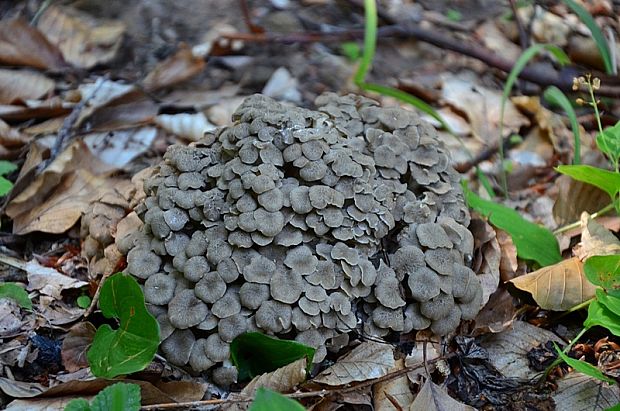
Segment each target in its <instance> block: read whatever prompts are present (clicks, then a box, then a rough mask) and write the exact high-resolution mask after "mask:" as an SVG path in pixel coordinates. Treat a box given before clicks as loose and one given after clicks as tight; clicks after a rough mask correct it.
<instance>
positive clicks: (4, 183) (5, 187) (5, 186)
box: [0, 177, 13, 196]
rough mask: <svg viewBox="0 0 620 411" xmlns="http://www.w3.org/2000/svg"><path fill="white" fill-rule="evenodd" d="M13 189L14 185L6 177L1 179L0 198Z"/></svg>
mask: <svg viewBox="0 0 620 411" xmlns="http://www.w3.org/2000/svg"><path fill="white" fill-rule="evenodd" d="M12 188H13V183H11V182H10V181H9V180H7V179H6V178H4V177H0V196H3V195H6V194H8V192H9V191H11V189H12Z"/></svg>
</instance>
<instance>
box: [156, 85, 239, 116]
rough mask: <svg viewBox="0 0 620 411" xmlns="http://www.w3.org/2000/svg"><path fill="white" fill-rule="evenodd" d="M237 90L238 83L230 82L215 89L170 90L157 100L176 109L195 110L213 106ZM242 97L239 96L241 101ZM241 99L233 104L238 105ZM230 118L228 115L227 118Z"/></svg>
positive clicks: (228, 98) (227, 98)
mask: <svg viewBox="0 0 620 411" xmlns="http://www.w3.org/2000/svg"><path fill="white" fill-rule="evenodd" d="M238 92H239V85H238V84H232V85H226V86H223V87H220V88H218V89H217V90H210V89H205V90H200V89H195V88H192V89H190V90H177V89H174V90H172V91H171V92H170V93H169V94H166V95H165V96H163V97H162V98H161V99H160V100H159V101H160V102H161V103H162V105H164V106H167V107H173V108H176V109H186V108H193V109H194V110H196V111H201V110H204V109H205V108H207V107H211V108H215V107H218V106H219V105H221V104H226V101H228V100H230V99H231V98H235V96H237V93H238ZM243 99H244V97H241V101H243ZM241 101H240V102H239V103H238V104H237V106H235V109H236V108H237V107H238V106H239V104H240V103H241ZM233 111H234V110H233ZM227 119H228V120H230V116H228V118H227Z"/></svg>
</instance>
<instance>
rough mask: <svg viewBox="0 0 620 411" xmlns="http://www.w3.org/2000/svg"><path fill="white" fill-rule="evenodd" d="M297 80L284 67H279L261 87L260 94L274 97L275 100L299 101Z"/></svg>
mask: <svg viewBox="0 0 620 411" xmlns="http://www.w3.org/2000/svg"><path fill="white" fill-rule="evenodd" d="M298 87H299V82H298V81H297V79H296V78H295V77H293V75H291V73H290V72H289V71H288V70H287V69H286V68H285V67H280V68H278V69H276V71H274V72H273V74H272V75H271V77H269V80H267V84H265V87H264V88H263V91H262V94H264V95H266V96H268V97H271V98H274V99H276V100H286V101H292V102H294V103H300V102H301V93H300V92H299V89H298Z"/></svg>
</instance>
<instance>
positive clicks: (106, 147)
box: [83, 127, 157, 168]
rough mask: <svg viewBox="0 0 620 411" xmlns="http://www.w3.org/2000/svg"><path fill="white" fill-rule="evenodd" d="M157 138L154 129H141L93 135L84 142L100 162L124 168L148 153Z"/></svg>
mask: <svg viewBox="0 0 620 411" xmlns="http://www.w3.org/2000/svg"><path fill="white" fill-rule="evenodd" d="M156 136H157V130H156V129H155V128H154V127H141V128H132V129H127V130H117V131H108V132H99V133H91V134H89V135H87V136H84V137H83V140H84V143H86V145H87V146H88V148H89V149H90V151H91V152H92V153H93V154H94V155H95V156H97V158H98V159H99V160H101V161H103V162H104V163H106V164H111V165H113V166H115V167H118V168H122V167H124V166H126V165H127V164H129V162H131V160H133V159H134V158H136V157H137V156H139V155H140V154H142V153H144V152H145V151H147V150H148V149H149V148H150V147H151V144H152V143H153V140H155V137H156Z"/></svg>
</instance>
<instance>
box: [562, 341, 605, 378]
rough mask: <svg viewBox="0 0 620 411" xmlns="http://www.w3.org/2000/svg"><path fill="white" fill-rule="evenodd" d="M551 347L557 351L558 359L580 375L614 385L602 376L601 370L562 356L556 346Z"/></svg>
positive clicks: (564, 355)
mask: <svg viewBox="0 0 620 411" xmlns="http://www.w3.org/2000/svg"><path fill="white" fill-rule="evenodd" d="M553 346H554V347H555V350H556V351H557V353H558V355H559V356H560V358H561V359H562V360H564V362H566V364H568V365H569V366H571V367H572V368H574V369H575V371H579V372H580V373H582V374H585V375H589V376H590V377H594V378H596V379H597V380H601V381H605V382H608V383H610V384H615V383H616V382H615V381H614V380H613V379H611V378H609V377H607V376H605V374H603V372H602V371H601V370H599V369H598V368H596V367H595V366H593V365H592V364H590V363H587V362H585V361H581V360H577V359H575V358H571V357H569V356H568V355H566V354H564V353H563V352H562V350H560V348H559V347H558V346H557V344H556V343H555V342H554V343H553Z"/></svg>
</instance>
